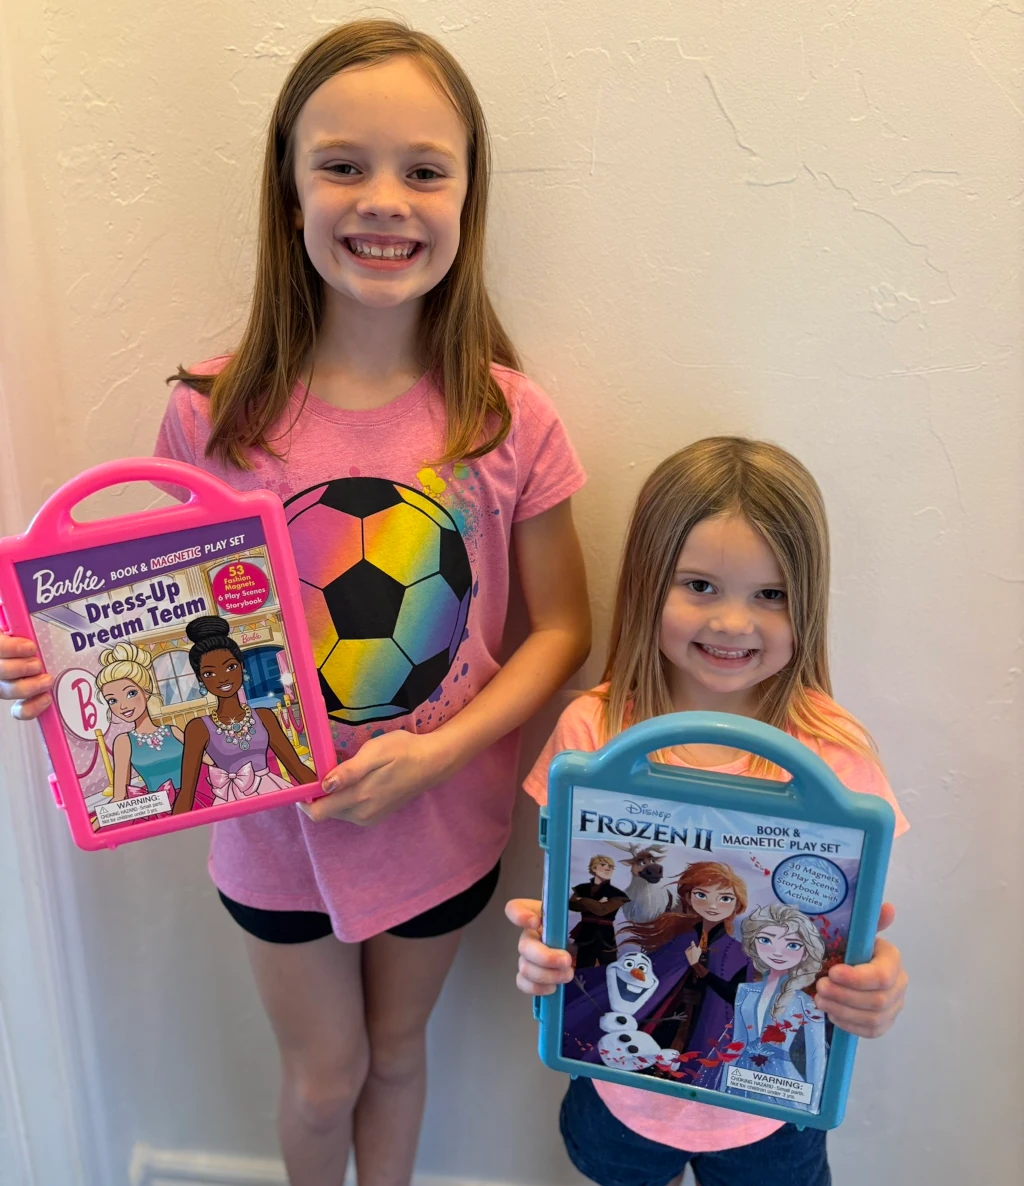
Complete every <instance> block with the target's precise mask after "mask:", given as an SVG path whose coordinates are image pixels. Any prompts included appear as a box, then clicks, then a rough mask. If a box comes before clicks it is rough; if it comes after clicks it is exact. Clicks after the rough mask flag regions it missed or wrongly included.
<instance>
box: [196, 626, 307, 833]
mask: <svg viewBox="0 0 1024 1186" xmlns="http://www.w3.org/2000/svg"><path fill="white" fill-rule="evenodd" d="M185 632H186V634H187V635H188V637H189V638H190V639H191V640H192V643H193V644H194V645H193V646H192V649H191V650H190V651H189V653H188V658H189V662H190V663H191V664H192V670H193V671H194V672H195V673H196V676H197V678H198V679H199V682H200V683H201V684H202V685H203V687H204V688H205V689H206V690H207V692H209V693H210V694H211V695H212V696H215V697H216V699H217V707H216V708H215V709H214V710H213V711H212V712H211V713H210V715H209V716H205V717H196V718H195V719H194V720H191V721H189V723H188V724H187V725H186V726H185V734H184V740H185V749H184V754H183V757H182V766H181V790H180V791H179V793H178V798H177V800H176V802H175V804H174V813H175V815H177V814H180V813H181V812H185V811H191V810H192V806H193V803H194V800H195V793H196V785H197V783H198V780H199V771H200V766H201V765H202V763H203V760H204V758H206V759H209V760H212V762H213V765H212V766H210V767H209V769H208V770H207V774H208V775H209V778H210V785H211V787H212V788H213V802H214V805H216V804H218V803H233V802H238V801H240V800H244V799H248V798H250V797H252V796H256V795H265V794H266V793H267V792H268V791H274V790H278V789H280V788H281V787H287V786H288V785H290V784H289V783H288V781H287V779H284V778H281V777H280V776H278V775H276V774H272V773H271V772H270V770H269V769H268V766H267V753H268V751H272V752H273V754H274V756H275V757H276V758H277V759H278V761H279V762H280V763H281V765H282V766H283V767H284V769H285V770H287V772H288V774H289V775H290V776H291V778H292V780H293V782H294V783H295V784H296V785H302V784H303V783H309V782H313V781H314V779H315V778H316V775H315V773H314V772H313V771H312V770H311V769H310V768H309V767H308V766H306V765H304V763H303V762H302V759H301V758H300V757H299V755H298V754H297V753H296V752H295V749H294V748H293V746H292V743H291V742H290V741H289V740H288V738H287V737H286V736H285V733H284V730H283V729H282V728H281V724H280V722H279V721H278V719H277V717H276V716H275V715H274V714H273V712H272V711H271V710H270V709H269V708H257V709H255V711H254V710H253V709H252V707H251V706H250V705H248V704H244V705H243V704H242V702H241V700H240V699H239V692H240V691H241V690H242V682H243V680H244V677H245V668H244V666H243V663H242V652H241V650H240V648H239V646H238V643H236V642H235V640H234V639H233V638H232V637H231V635H230V627H229V626H228V624H227V622H225V621H224V619H223V618H218V617H215V616H210V615H207V616H204V617H201V618H193V619H192V621H191V622H189V623H188V625H187V626H186V627H185Z"/></svg>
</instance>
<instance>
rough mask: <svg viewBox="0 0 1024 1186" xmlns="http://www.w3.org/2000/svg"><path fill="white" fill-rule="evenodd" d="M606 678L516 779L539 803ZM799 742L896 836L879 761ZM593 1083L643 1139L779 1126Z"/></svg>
mask: <svg viewBox="0 0 1024 1186" xmlns="http://www.w3.org/2000/svg"><path fill="white" fill-rule="evenodd" d="M605 686H606V685H602V687H600V688H595V689H592V691H591V692H588V693H586V694H585V695H583V696H579V697H577V698H576V699H575V700H573V701H572V702H571V703H570V704H569V706H568V708H566V710H565V711H564V712H563V713H562V715H561V716H560V717H559V719H558V724H557V725H556V726H555V731H554V732H553V733H552V734H551V737H550V738H549V739H548V742H547V744H546V745H545V746H544V748H543V749H542V750H541V752H540V756H539V757H538V758H537V761H536V762H535V763H534V766H533V769H532V770H531V771H530V773H529V774H528V775H527V777H526V780H525V781H524V783H523V789H524V790H525V791H526V792H527V794H529V795H530V796H531V797H532V798H533V799H536V801H537V802H538V803H539V804H540V805H541V806H543V805H544V804H545V803H546V802H547V791H548V787H547V782H548V777H547V776H548V766H549V765H550V764H551V759H552V758H553V757H554V756H555V755H556V754H559V753H561V752H562V751H563V750H570V749H571V750H580V751H582V752H583V753H589V752H593V751H594V750H596V749H600V747H601V745H602V743H603V736H602V734H603V730H602V709H603V707H604V703H603V701H602V700H601V698H600V696H598V695H595V694H594V693H596V692H601V691H603V690H604V687H605ZM820 701H821V703H822V705H823V707H825V708H827V707H828V706H829V705H834V701H831V700H828V698H827V697H824V696H822V697H820ZM797 737H798V739H799V740H800V741H802V742H803V743H804V744H805V745H807V746H809V747H810V748H811V749H813V750H815V751H816V752H817V753H818V754H820V755H821V757H822V758H823V759H824V760H825V761H826V762H827V763H828V764H829V766H831V767H832V769H833V770H834V771H835V773H836V775H837V776H838V778H839V780H840V782H842V784H843V785H844V786H846V787H848V788H849V789H850V790H851V791H860V792H862V793H863V794H867V795H879V796H881V798H883V799H884V800H885V801H886V802H887V803H889V804H890V805H891V806H892V809H893V811H895V813H896V835H897V836H901V835H902V834H903V833H904V832H905V831H906V830H907V828H908V827H909V826H910V825H909V824H908V823H907V820H906V817H905V816H904V814H903V812H902V811H901V810H900V806H899V804H898V803H897V802H896V796H895V795H894V794H893V793H892V789H891V788H890V786H889V784H888V782H887V781H886V778H885V775H884V774H883V773H882V771H881V769H880V767H879V766H878V765H877V764H876V763H874V762H872V761H870V760H868V759H867V758H864V757H862V756H861V755H860V754H857V753H854V752H853V751H852V750H848V749H845V748H844V747H842V746H839V745H835V744H833V743H831V742H818V741H814V740H812V739H810V738H807V737H804V736H801V735H800V734H797ZM669 761H670V762H671V763H673V764H676V765H679V766H686V765H688V763H686V762H684V761H682V759H680V758H678V757H677V756H676V755H675V754H670V755H669ZM747 762H748V759H747V758H746V757H742V758H740V759H738V760H737V761H735V762H729V763H727V764H726V765H724V766H713V767H705V769H712V770H715V771H717V772H719V773H722V774H743V773H745V771H746V767H747ZM593 1082H594V1087H595V1089H596V1091H597V1094H598V1095H599V1096H600V1097H601V1099H602V1100H603V1101H604V1103H605V1105H606V1107H607V1108H608V1110H609V1112H611V1114H612V1115H613V1116H614V1117H615V1118H616V1119H617V1120H620V1121H621V1122H622V1123H623V1124H624V1125H626V1127H627V1128H631V1129H632V1130H633V1132H637V1133H639V1134H640V1135H641V1136H643V1137H647V1139H648V1140H651V1141H658V1142H660V1143H661V1144H662V1145H671V1146H672V1147H673V1148H675V1149H685V1150H687V1151H688V1152H690V1153H710V1152H715V1151H717V1150H721V1149H735V1148H736V1147H737V1146H739V1145H749V1144H752V1143H753V1142H754V1141H760V1140H763V1139H764V1138H765V1137H767V1136H770V1135H771V1134H772V1133H773V1132H775V1131H776V1130H777V1129H779V1128H781V1127H782V1122H781V1121H779V1120H769V1119H768V1118H767V1117H765V1116H750V1115H748V1114H747V1113H745V1112H734V1111H732V1110H731V1109H728V1108H716V1107H713V1106H712V1105H710V1104H699V1103H696V1102H694V1101H693V1100H680V1099H674V1098H673V1097H671V1096H665V1095H658V1094H656V1093H655V1092H653V1091H641V1090H640V1089H639V1088H636V1087H623V1086H622V1085H621V1084H620V1083H608V1082H606V1081H605V1080H603V1079H595V1080H594V1081H593Z"/></svg>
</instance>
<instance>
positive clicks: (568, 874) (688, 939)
mask: <svg viewBox="0 0 1024 1186" xmlns="http://www.w3.org/2000/svg"><path fill="white" fill-rule="evenodd" d="M690 744H710V745H720V746H728V747H730V748H734V749H739V750H745V751H748V752H749V753H752V754H757V755H760V756H762V757H764V758H767V759H768V760H769V761H771V762H773V763H775V764H776V765H777V766H779V767H781V768H782V769H783V770H785V771H787V772H788V773H789V775H790V779H789V781H775V780H769V779H757V778H748V777H745V776H741V775H733V774H723V773H717V772H714V771H707V770H700V769H694V768H690V767H682V766H675V765H669V764H666V763H662V762H658V761H654V760H652V756H654V755H656V754H657V752H658V751H663V750H667V749H669V748H670V747H673V746H680V745H690ZM548 794H549V799H548V805H547V807H546V808H544V809H542V811H541V820H540V843H541V846H542V847H543V848H544V849H545V851H546V864H545V885H544V920H545V921H544V941H545V942H546V943H548V944H550V945H551V946H553V947H567V946H570V949H571V950H573V951H574V953H575V958H576V961H577V966H576V974H575V978H574V980H573V981H572V982H571V983H570V984H568V985H565V986H561V987H559V989H558V991H557V992H555V993H554V994H552V995H551V996H547V997H538V998H536V999H535V1003H534V1010H535V1014H536V1016H537V1017H538V1019H539V1021H540V1056H541V1058H542V1060H543V1061H544V1062H545V1063H546V1064H547V1065H548V1066H549V1067H552V1068H553V1069H555V1070H558V1071H566V1072H568V1073H569V1074H570V1075H573V1076H577V1075H584V1076H589V1077H592V1078H595V1079H607V1080H610V1081H612V1082H615V1083H622V1084H625V1085H628V1086H630V1087H639V1088H644V1089H647V1090H650V1091H656V1092H660V1093H662V1094H665V1095H672V1096H676V1097H677V1098H680V1099H688V1100H699V1101H701V1102H703V1103H707V1104H713V1105H715V1106H717V1107H724V1108H734V1109H737V1110H739V1111H742V1112H751V1113H754V1114H756V1115H760V1116H769V1117H772V1118H773V1119H777V1120H782V1121H789V1122H792V1123H795V1124H797V1125H798V1126H800V1127H811V1128H823V1129H828V1128H834V1127H836V1126H837V1125H838V1124H840V1123H841V1122H842V1119H843V1115H844V1112H845V1108H846V1098H847V1093H848V1090H849V1085H850V1076H851V1073H852V1071H853V1061H854V1055H855V1052H856V1044H857V1040H856V1038H855V1037H853V1036H852V1035H850V1034H848V1033H845V1032H844V1031H842V1030H840V1029H838V1028H835V1027H833V1026H832V1024H831V1023H830V1022H828V1020H827V1019H826V1018H825V1016H824V1014H823V1013H821V1011H819V1010H817V1009H816V1008H815V1007H814V1004H813V1000H812V998H811V996H810V995H808V992H806V991H804V989H805V988H807V989H809V990H810V991H811V992H813V988H814V984H815V982H816V981H817V980H818V979H819V978H820V977H821V976H822V975H824V974H825V973H826V972H827V970H828V968H829V967H830V966H832V965H833V964H835V963H839V962H845V963H849V964H857V963H862V962H864V961H866V960H868V959H870V957H871V952H872V949H873V945H874V938H875V933H876V926H877V920H878V912H879V908H880V907H881V904H882V892H883V888H884V883H885V876H886V870H887V868H888V862H889V852H890V848H891V844H892V836H893V830H894V826H895V817H894V813H893V810H892V808H891V806H890V805H889V804H888V803H887V802H885V800H883V799H881V798H879V797H877V796H875V795H867V794H857V793H854V792H852V791H849V790H847V789H846V788H845V787H844V786H843V785H842V784H841V783H840V782H839V780H838V778H837V777H836V776H835V774H834V773H833V772H832V770H831V769H830V768H829V766H827V765H826V763H825V762H824V761H823V760H822V759H821V758H819V757H818V756H817V755H816V754H814V753H813V752H811V750H809V749H808V748H807V747H806V746H804V745H802V744H801V743H800V742H798V741H797V740H795V739H794V738H793V737H791V736H789V735H788V734H786V733H783V732H781V731H780V730H778V729H775V728H772V727H771V726H769V725H765V724H762V723H760V722H758V721H752V720H749V719H747V718H745V717H735V716H730V715H727V714H724V713H675V714H672V715H668V716H664V717H659V718H656V719H655V720H650V721H645V722H643V723H642V724H639V725H636V726H634V727H633V728H630V729H627V730H625V731H624V732H622V733H621V734H619V735H618V736H617V737H615V738H613V739H612V740H611V741H610V742H609V743H608V744H607V745H605V746H604V747H603V748H602V749H599V750H597V751H596V752H594V753H577V752H567V753H562V754H559V755H557V756H556V757H555V759H554V760H553V762H552V763H551V767H550V771H549V790H548ZM609 873H610V876H607V875H609ZM681 877H682V878H683V880H682V881H680V878H681ZM570 907H572V908H570ZM730 998H731V999H730Z"/></svg>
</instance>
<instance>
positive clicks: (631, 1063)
mask: <svg viewBox="0 0 1024 1186" xmlns="http://www.w3.org/2000/svg"><path fill="white" fill-rule="evenodd" d="M605 976H606V978H607V983H608V1003H609V1004H610V1005H611V1012H609V1013H603V1014H602V1015H601V1020H600V1022H599V1024H600V1026H601V1029H602V1030H603V1031H604V1037H603V1038H602V1039H601V1041H600V1042H598V1044H597V1052H598V1054H600V1056H601V1061H602V1062H603V1063H604V1064H605V1066H607V1067H615V1068H616V1069H617V1070H620V1071H642V1070H644V1069H645V1068H646V1067H652V1066H655V1065H657V1067H658V1069H659V1070H662V1071H674V1070H676V1069H677V1067H678V1066H679V1051H678V1050H672V1049H662V1047H660V1046H659V1045H658V1043H657V1042H655V1040H654V1039H653V1038H652V1037H651V1035H650V1034H645V1033H642V1032H641V1031H640V1030H638V1029H637V1024H636V1017H635V1014H636V1012H637V1010H638V1009H640V1008H641V1006H643V1005H646V1004H647V1002H648V1001H649V1000H650V999H651V997H652V996H653V995H654V991H655V989H656V988H657V987H658V978H657V976H655V974H654V969H653V968H652V967H651V961H650V959H648V957H647V956H646V955H644V954H643V952H641V951H629V952H627V953H626V954H625V955H621V956H619V958H618V959H617V960H616V961H615V963H613V964H609V965H608V968H607V971H606V973H605Z"/></svg>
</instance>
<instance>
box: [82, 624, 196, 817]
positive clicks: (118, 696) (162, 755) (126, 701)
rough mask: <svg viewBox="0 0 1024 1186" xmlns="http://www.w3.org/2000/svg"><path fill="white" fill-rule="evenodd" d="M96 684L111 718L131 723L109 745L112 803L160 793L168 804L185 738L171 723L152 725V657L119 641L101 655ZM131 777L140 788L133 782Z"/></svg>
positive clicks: (155, 697) (178, 775) (176, 781)
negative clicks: (140, 783)
mask: <svg viewBox="0 0 1024 1186" xmlns="http://www.w3.org/2000/svg"><path fill="white" fill-rule="evenodd" d="M96 687H97V689H98V690H99V694H100V696H101V697H102V698H103V701H104V703H105V704H106V705H107V708H109V709H110V713H111V715H112V716H115V717H117V718H118V719H119V720H122V721H125V722H126V723H127V724H129V725H131V729H130V730H129V731H128V732H127V733H120V734H118V736H117V737H116V738H115V739H114V744H113V746H112V752H113V759H114V778H113V800H112V801H113V802H114V803H122V802H123V801H124V800H125V799H134V798H137V797H138V796H139V795H148V794H152V793H153V792H156V791H163V792H164V793H165V794H166V795H167V799H168V805H169V806H170V805H173V803H174V801H175V798H176V796H177V794H178V788H179V786H180V785H181V758H182V753H183V751H184V744H183V743H184V737H183V735H182V732H181V730H180V729H178V728H177V727H175V726H174V725H156V724H154V723H153V718H152V717H151V716H150V715H149V706H150V702H151V701H152V700H159V696H158V693H157V688H156V681H155V680H154V678H153V657H152V655H150V653H149V652H148V651H146V650H143V649H142V648H141V647H137V646H135V645H134V644H133V643H130V642H119V643H118V644H117V645H116V646H113V647H111V648H110V650H109V651H103V652H102V653H101V654H100V670H99V673H98V674H97V676H96ZM133 775H134V776H135V777H136V778H138V779H139V780H141V782H142V784H143V785H142V786H138V785H137V784H136V783H134V782H133Z"/></svg>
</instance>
